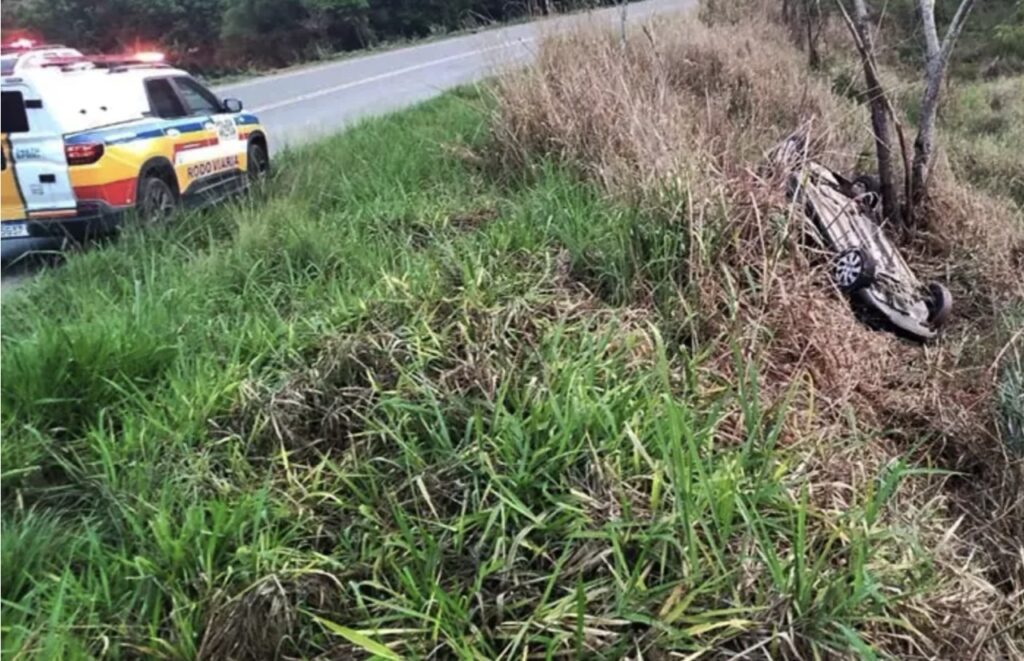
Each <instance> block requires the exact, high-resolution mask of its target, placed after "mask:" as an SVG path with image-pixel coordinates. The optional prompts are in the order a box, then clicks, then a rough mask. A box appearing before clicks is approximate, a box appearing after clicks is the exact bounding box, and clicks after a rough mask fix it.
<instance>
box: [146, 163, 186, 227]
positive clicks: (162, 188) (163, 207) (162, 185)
mask: <svg viewBox="0 0 1024 661" xmlns="http://www.w3.org/2000/svg"><path fill="white" fill-rule="evenodd" d="M177 208H178V196H177V194H175V192H174V190H173V189H172V188H171V186H170V184H168V183H167V181H165V180H164V179H163V177H161V176H159V175H156V174H148V175H145V176H144V177H143V178H142V180H141V181H140V182H139V195H138V202H137V204H136V209H137V210H138V214H139V218H141V219H142V222H144V223H147V224H150V225H154V224H158V223H161V222H164V221H165V220H167V219H168V218H169V217H170V216H171V214H173V213H174V211H175V210H176V209H177Z"/></svg>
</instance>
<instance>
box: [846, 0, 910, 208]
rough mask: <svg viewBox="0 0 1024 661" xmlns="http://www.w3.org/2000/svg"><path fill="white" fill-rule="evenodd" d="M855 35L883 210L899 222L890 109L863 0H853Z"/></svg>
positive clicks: (869, 20)
mask: <svg viewBox="0 0 1024 661" xmlns="http://www.w3.org/2000/svg"><path fill="white" fill-rule="evenodd" d="M853 6H854V11H855V17H854V22H853V27H854V30H855V35H854V37H855V38H856V39H857V40H858V42H859V46H858V50H859V51H860V54H861V60H862V63H863V65H864V80H865V82H866V83H867V94H868V105H869V107H870V108H871V128H872V130H873V131H874V134H875V153H876V155H877V157H878V181H879V184H880V188H881V195H882V213H883V214H884V215H885V218H886V219H887V220H890V221H892V222H898V221H899V219H900V205H899V200H898V198H897V197H896V185H895V184H894V182H893V171H892V135H891V133H890V130H889V110H888V104H887V103H886V98H885V90H884V89H883V88H882V81H880V80H879V79H878V72H877V70H876V69H875V66H874V53H875V46H874V40H873V38H872V36H871V19H870V18H869V16H868V9H867V6H866V5H865V4H864V0H854V2H853Z"/></svg>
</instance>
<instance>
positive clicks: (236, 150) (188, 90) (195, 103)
mask: <svg viewBox="0 0 1024 661" xmlns="http://www.w3.org/2000/svg"><path fill="white" fill-rule="evenodd" d="M173 81H174V86H175V87H176V88H177V90H178V94H179V95H180V96H181V99H182V101H184V103H185V106H186V108H187V110H188V112H189V114H190V115H192V116H193V117H197V118H202V120H203V122H204V124H205V128H206V129H207V130H208V131H209V132H212V134H213V135H212V137H211V139H210V140H209V143H210V144H209V146H206V147H204V148H202V149H198V150H195V151H194V152H193V153H191V154H189V155H188V157H189V158H190V159H194V165H195V168H194V169H193V173H194V174H195V175H197V178H205V177H214V178H217V179H222V178H223V177H224V175H239V176H240V175H241V174H242V173H243V171H242V169H241V166H242V162H243V161H242V159H243V156H244V155H245V150H246V144H245V141H243V140H240V139H239V138H238V129H237V127H236V126H235V115H234V114H233V113H227V112H224V109H223V107H222V105H221V102H220V100H219V99H218V98H217V97H216V96H215V95H214V94H213V93H212V92H211V91H210V90H208V89H206V88H205V87H203V86H202V85H201V84H199V82H198V81H196V80H195V79H194V78H191V77H189V76H175V77H174V78H173ZM189 178H190V179H192V178H193V177H191V176H190V177H189Z"/></svg>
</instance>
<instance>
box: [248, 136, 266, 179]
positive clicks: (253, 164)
mask: <svg viewBox="0 0 1024 661" xmlns="http://www.w3.org/2000/svg"><path fill="white" fill-rule="evenodd" d="M269 170H270V159H269V158H268V157H267V150H266V149H265V148H264V147H263V145H261V144H260V143H258V142H250V143H249V149H248V152H247V154H246V173H247V174H248V175H249V179H250V180H253V181H255V180H257V179H262V178H263V177H264V176H266V174H267V172H268V171H269Z"/></svg>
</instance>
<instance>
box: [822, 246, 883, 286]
mask: <svg viewBox="0 0 1024 661" xmlns="http://www.w3.org/2000/svg"><path fill="white" fill-rule="evenodd" d="M832 281H833V282H834V283H835V284H836V286H837V287H839V289H841V290H842V291H844V292H846V293H847V294H851V293H853V292H855V291H858V290H860V289H864V288H865V287H868V286H870V285H871V283H873V282H874V281H875V260H874V259H872V258H871V255H869V254H868V253H866V252H865V251H863V250H861V249H860V248H852V249H850V250H844V251H843V252H841V253H840V254H839V255H838V256H837V257H836V259H835V262H834V263H833V264H832Z"/></svg>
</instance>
